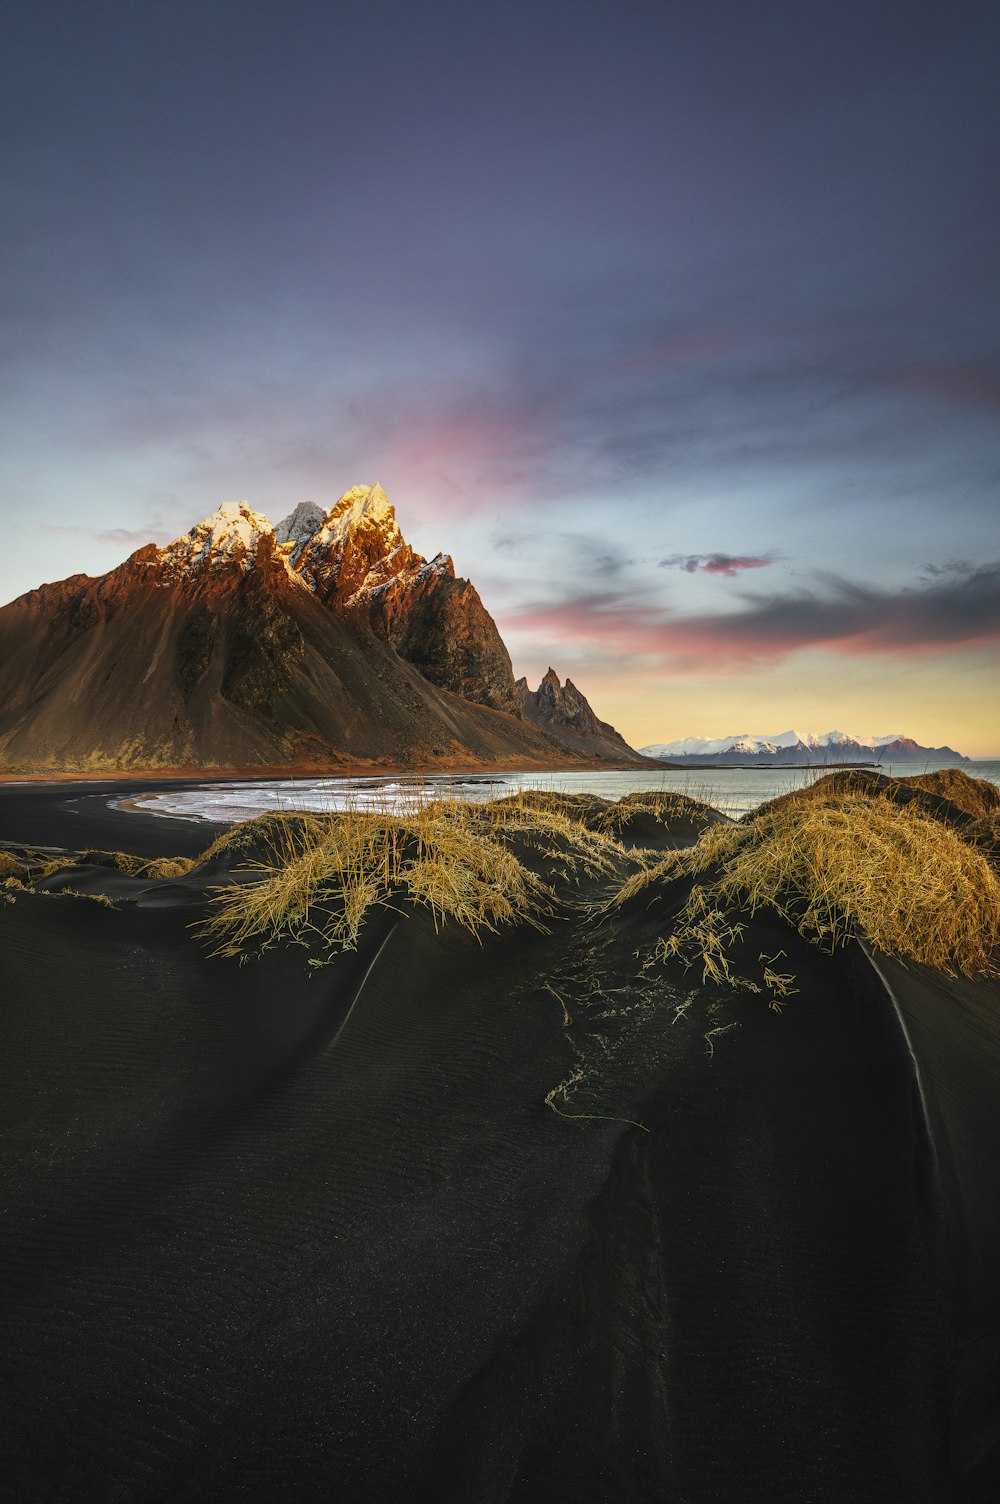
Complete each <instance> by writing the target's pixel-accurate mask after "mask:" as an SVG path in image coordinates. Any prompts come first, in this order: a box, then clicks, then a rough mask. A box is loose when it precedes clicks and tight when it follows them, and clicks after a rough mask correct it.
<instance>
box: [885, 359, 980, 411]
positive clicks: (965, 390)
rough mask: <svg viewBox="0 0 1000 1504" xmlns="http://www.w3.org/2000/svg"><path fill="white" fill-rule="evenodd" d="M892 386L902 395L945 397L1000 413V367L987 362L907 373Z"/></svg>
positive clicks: (967, 362)
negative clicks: (903, 393) (906, 393)
mask: <svg viewBox="0 0 1000 1504" xmlns="http://www.w3.org/2000/svg"><path fill="white" fill-rule="evenodd" d="M893 384H894V385H895V386H896V387H897V388H898V389H899V390H901V391H905V392H915V393H917V394H918V395H920V396H928V397H942V398H944V399H945V400H946V401H948V402H960V403H965V404H966V405H967V406H971V407H980V408H986V409H987V410H988V411H990V412H1000V366H997V365H993V364H990V363H989V362H988V361H978V360H969V361H962V362H955V363H953V364H951V365H940V366H926V367H923V368H920V369H917V370H913V371H905V372H903V373H902V374H901V375H899V376H897V377H896V380H895V382H894V383H893Z"/></svg>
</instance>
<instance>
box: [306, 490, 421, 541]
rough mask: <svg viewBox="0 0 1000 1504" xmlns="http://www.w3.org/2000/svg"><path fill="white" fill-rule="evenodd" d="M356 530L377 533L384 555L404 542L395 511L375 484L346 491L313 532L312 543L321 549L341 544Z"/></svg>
mask: <svg viewBox="0 0 1000 1504" xmlns="http://www.w3.org/2000/svg"><path fill="white" fill-rule="evenodd" d="M358 527H364V528H365V530H366V531H372V532H377V533H379V534H380V536H381V539H382V543H383V546H384V547H385V550H386V552H391V551H392V549H394V548H398V547H399V545H400V544H401V543H402V541H403V535H402V533H401V532H400V531H399V524H398V523H397V521H396V512H395V508H394V507H393V506H392V503H391V502H390V501H389V498H388V497H387V496H386V494H385V492H384V491H383V490H382V487H381V486H380V485H378V484H376V485H374V486H352V487H351V489H350V490H349V491H345V492H344V494H343V496H342V497H341V498H340V500H339V501H338V502H337V503H336V505H335V506H333V507H331V509H330V511H329V512H327V514H326V517H325V518H324V520H323V522H322V524H321V526H320V527H318V528H317V529H316V532H315V534H314V538H315V542H316V543H317V545H318V546H319V547H321V548H328V547H330V546H331V545H334V546H336V545H338V544H342V543H343V542H344V541H345V539H346V538H347V536H348V534H349V533H350V532H352V531H353V530H354V529H355V528H358Z"/></svg>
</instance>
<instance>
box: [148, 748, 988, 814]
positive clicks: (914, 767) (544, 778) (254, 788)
mask: <svg viewBox="0 0 1000 1504" xmlns="http://www.w3.org/2000/svg"><path fill="white" fill-rule="evenodd" d="M951 766H954V764H952V763H947V762H934V761H933V760H931V761H928V762H925V763H897V764H895V765H894V766H891V765H888V764H887V765H886V766H884V767H883V768H882V769H881V771H882V772H884V773H890V774H894V775H895V776H897V777H906V776H907V775H908V774H915V773H930V772H934V771H936V770H937V769H939V768H946V767H951ZM963 770H964V771H965V772H967V773H969V774H970V775H971V776H972V777H973V778H985V779H988V780H989V781H990V782H991V783H995V784H997V785H1000V760H998V761H989V762H969V763H964V764H963ZM828 771H830V770H829V769H827V768H684V769H683V770H676V769H670V768H664V769H663V770H662V771H661V772H658V771H657V770H656V769H650V770H649V771H648V772H647V771H644V772H638V773H637V772H614V771H608V772H602V771H593V770H592V771H590V772H587V773H577V772H557V773H540V772H530V773H474V774H468V775H466V776H464V777H463V776H462V775H460V774H429V775H427V776H426V777H407V776H402V775H397V776H395V777H385V778H283V779H273V780H260V781H254V782H246V783H205V784H200V785H198V787H196V788H186V789H177V790H172V791H164V792H163V793H157V794H150V795H146V796H144V797H141V798H140V799H138V800H135V801H134V804H135V806H136V807H138V808H141V809H142V810H143V811H144V812H146V813H148V814H156V815H166V816H174V817H182V818H185V819H198V820H214V821H238V820H249V819H252V818H253V816H254V815H262V814H267V813H269V812H272V811H276V810H283V811H292V810H311V811H315V812H318V813H332V812H334V811H337V810H346V809H380V810H386V811H389V812H393V813H397V812H403V811H405V810H407V809H412V808H414V807H415V806H416V805H418V804H421V803H424V802H426V801H427V800H429V799H441V798H449V797H461V798H467V799H484V800H485V799H498V798H503V796H504V795H505V794H511V793H514V792H515V791H516V790H518V789H554V790H559V791H561V792H565V793H587V794H599V795H600V796H601V797H602V798H603V799H620V798H622V796H623V795H624V794H632V793H637V792H640V791H643V790H647V789H662V790H666V791H667V792H669V793H678V794H687V795H689V796H690V797H691V798H692V799H701V800H703V801H704V802H705V803H706V804H711V805H714V806H715V808H716V809H719V810H721V811H722V812H723V814H726V815H729V816H730V817H731V818H733V819H737V818H738V817H739V816H740V815H745V814H746V813H747V812H748V811H749V810H752V809H756V808H757V806H758V805H759V804H763V803H765V802H766V801H767V800H768V799H774V798H777V796H778V795H779V794H787V793H790V792H791V791H792V790H793V789H800V788H804V787H805V786H806V785H807V784H809V783H813V782H815V780H816V779H817V778H821V777H822V776H823V775H824V773H826V772H828ZM132 802H133V801H131V800H130V801H129V803H132Z"/></svg>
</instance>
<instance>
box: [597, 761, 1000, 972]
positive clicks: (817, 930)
mask: <svg viewBox="0 0 1000 1504" xmlns="http://www.w3.org/2000/svg"><path fill="white" fill-rule="evenodd" d="M677 877H688V878H694V879H695V880H696V886H695V887H694V888H693V889H692V891H691V893H690V894H689V896H688V897H687V899H686V901H685V903H684V905H683V907H682V908H681V910H680V913H679V915H678V919H677V922H676V924H675V927H674V930H673V933H672V935H671V936H670V937H668V938H667V939H666V940H665V941H664V942H663V943H662V946H663V948H662V951H661V953H662V954H669V955H673V956H676V957H678V958H679V959H682V960H684V961H687V962H688V963H690V962H692V961H695V960H697V959H700V960H701V962H702V966H703V975H704V977H705V979H706V980H716V981H720V980H721V981H726V982H731V983H734V984H737V985H744V986H747V985H750V986H752V987H754V989H755V990H768V991H770V993H771V996H772V1000H780V996H781V995H782V993H781V988H782V982H780V981H779V983H778V986H777V991H776V989H775V986H774V984H773V982H772V983H771V984H770V985H769V984H768V982H767V981H766V980H765V979H764V977H763V975H762V978H761V981H760V982H756V981H754V980H753V979H749V978H746V977H737V976H736V975H735V974H734V973H733V972H732V969H731V966H730V964H729V960H728V957H729V955H730V952H731V949H732V945H733V942H734V941H735V940H736V939H738V938H740V937H741V931H740V926H739V925H738V923H736V922H735V921H734V920H733V919H732V917H731V916H732V914H733V913H734V912H736V913H747V912H749V913H750V914H754V913H756V912H757V911H758V910H759V909H762V908H764V909H770V910H772V911H774V912H775V913H777V914H779V915H780V916H781V917H782V918H783V919H784V920H786V921H787V922H788V923H789V924H791V925H792V926H793V927H794V928H795V929H796V930H797V931H798V932H799V934H800V935H802V936H804V937H805V938H806V939H807V940H810V941H812V942H814V943H816V944H818V945H821V946H823V947H825V948H827V949H829V950H833V949H834V948H836V947H837V946H838V945H842V944H844V943H845V942H846V941H847V940H848V939H850V938H851V937H852V936H853V935H855V934H862V935H864V936H865V937H866V938H867V939H868V940H869V941H870V943H871V944H872V945H873V946H874V947H875V949H877V950H879V951H882V952H884V953H886V954H889V955H894V956H897V957H899V958H900V959H902V960H909V961H916V962H922V963H924V964H926V965H928V966H933V967H936V968H937V969H938V970H940V971H944V972H947V973H951V974H955V973H956V972H962V973H964V974H965V975H967V976H983V975H996V974H997V952H998V944H1000V880H998V878H997V875H996V873H995V872H994V870H993V868H992V867H991V866H990V864H989V862H988V861H987V860H986V859H985V857H984V856H983V854H982V852H981V851H979V850H977V849H976V848H975V847H974V846H973V845H972V844H970V843H969V842H967V841H965V840H963V839H962V837H961V836H960V835H959V834H958V833H957V832H956V831H955V830H953V829H951V828H950V827H949V826H947V825H945V824H943V823H942V822H941V821H939V820H935V819H934V818H933V817H931V816H929V815H927V814H924V813H923V812H921V811H919V810H918V809H917V808H916V807H915V806H914V805H913V804H909V805H906V804H903V805H899V804H894V803H893V802H892V801H891V800H888V799H884V798H879V797H871V796H869V795H866V794H862V793H851V792H846V793H838V792H836V790H831V791H830V792H829V793H828V794H826V795H823V794H817V793H816V792H815V791H809V792H808V794H807V796H806V797H803V798H791V799H787V800H785V801H784V802H783V803H782V804H781V805H780V806H777V807H771V808H769V809H768V810H766V811H765V812H763V813H762V814H759V815H758V816H757V818H755V819H752V820H751V821H749V822H748V823H746V824H741V825H739V826H735V827H728V828H727V827H721V826H720V827H716V828H714V829H712V830H710V831H708V832H707V833H706V834H705V835H704V836H703V837H702V839H701V840H700V841H699V843H698V845H697V846H696V847H694V848H692V849H690V850H688V851H681V852H674V853H671V854H670V855H669V856H668V857H666V858H665V859H664V860H663V861H661V862H659V863H657V864H656V865H655V866H654V867H651V868H649V869H648V870H647V871H645V872H641V873H637V874H636V875H635V876H634V877H633V878H631V879H630V880H629V882H627V883H626V884H625V886H624V887H623V888H622V890H621V892H620V893H619V895H618V897H617V899H616V900H615V902H617V903H623V902H625V901H627V900H628V899H629V898H631V897H634V896H636V895H637V894H638V893H640V892H641V891H642V890H643V889H644V888H646V887H648V886H649V885H650V884H657V885H661V884H663V883H666V882H669V881H671V880H672V879H674V878H677ZM761 959H762V960H766V959H767V958H761ZM765 970H770V971H771V976H772V978H773V977H774V976H775V975H778V976H779V977H782V978H784V985H785V990H786V991H787V984H788V983H789V982H790V981H791V980H793V979H790V978H787V977H786V976H785V974H784V973H776V972H775V970H774V968H773V967H770V966H769V967H765Z"/></svg>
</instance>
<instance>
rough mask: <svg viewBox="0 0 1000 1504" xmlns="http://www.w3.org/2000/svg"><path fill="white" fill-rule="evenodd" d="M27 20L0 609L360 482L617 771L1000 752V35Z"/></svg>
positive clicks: (179, 13)
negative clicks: (864, 751)
mask: <svg viewBox="0 0 1000 1504" xmlns="http://www.w3.org/2000/svg"><path fill="white" fill-rule="evenodd" d="M0 21H2V24H3V36H4V46H3V49H2V61H0V204H2V216H0V219H2V225H3V229H2V233H0V513H2V525H3V549H2V550H0V598H2V599H4V600H8V599H11V598H13V597H14V596H16V595H18V594H20V593H21V592H23V591H24V590H27V589H30V588H31V587H33V586H35V585H37V584H39V583H40V582H41V581H42V580H43V579H59V578H62V577H63V576H65V575H68V574H71V573H76V572H87V573H91V574H99V573H102V572H103V571H105V570H107V569H109V568H112V567H113V566H114V565H115V564H117V563H119V562H120V561H121V560H122V559H123V558H124V557H126V556H127V555H128V554H129V553H130V552H131V551H132V550H133V549H135V548H137V547H139V546H140V545H141V544H143V543H146V542H148V541H150V540H154V541H158V542H163V541H167V540H168V539H169V538H172V537H174V536H177V535H178V534H180V533H182V532H184V531H186V530H187V529H188V528H189V527H190V526H191V525H192V524H193V523H194V522H196V521H197V520H199V519H200V518H201V517H203V516H205V515H206V514H207V513H209V512H211V511H213V510H214V509H215V507H216V506H217V505H218V504H219V503H220V502H222V501H227V500H239V499H242V498H244V497H245V498H247V499H248V500H249V501H250V502H251V503H252V504H253V505H254V506H255V507H257V508H258V509H259V510H262V511H264V512H267V513H268V514H269V515H270V516H272V517H273V518H274V519H275V520H277V519H278V518H280V517H282V516H284V515H285V514H286V513H287V512H289V511H291V509H292V507H293V506H294V505H295V503H296V502H297V501H299V500H302V499H306V498H308V499H311V500H313V501H316V502H319V503H320V504H321V505H325V506H330V505H332V504H333V503H334V502H335V501H336V499H337V498H338V497H339V496H340V495H341V494H342V493H343V492H344V491H345V490H346V489H348V487H350V486H352V485H355V484H360V483H371V482H374V481H378V482H380V483H381V484H382V486H383V487H384V488H385V490H386V492H387V493H388V495H389V498H390V500H391V501H392V502H393V503H394V504H395V506H396V511H397V516H398V518H399V522H400V525H401V527H402V529H403V532H404V534H405V536H406V537H407V539H408V540H409V541H410V542H411V543H412V544H413V546H414V547H416V548H418V549H420V551H421V552H423V553H425V554H427V555H433V554H434V553H436V552H438V551H439V550H441V551H444V552H446V553H449V554H451V555H452V557H453V559H454V561H455V566H456V569H457V571H458V572H459V574H461V575H463V576H467V577H469V578H471V579H472V580H473V582H474V583H475V584H476V586H477V588H478V589H479V592H480V594H481V595H482V597H483V599H484V601H485V603H486V605H487V607H488V608H489V610H490V611H491V612H492V614H493V615H494V617H495V618H496V620H497V623H498V625H499V626H500V629H501V631H502V633H503V636H504V640H505V641H506V642H507V645H508V647H509V648H510V650H511V655H512V658H513V662H514V669H515V672H516V673H518V674H521V673H524V674H527V676H528V678H529V681H530V682H531V683H532V684H535V683H537V681H538V679H539V678H540V677H541V675H542V673H543V672H544V671H545V669H546V668H547V667H548V666H549V665H550V664H551V665H552V666H553V667H554V668H556V670H557V671H558V672H559V673H560V675H561V676H562V677H566V676H567V675H569V676H570V677H572V678H573V680H574V681H575V682H576V683H577V684H578V685H579V687H580V688H581V689H582V690H583V691H584V693H585V694H587V695H588V697H589V698H590V700H591V701H592V703H593V704H594V707H595V709H596V710H597V711H598V713H599V714H600V715H601V716H602V717H603V718H605V719H607V720H610V721H612V722H613V723H614V724H615V725H617V726H618V728H619V729H620V730H621V731H622V732H623V734H624V735H625V736H626V737H627V738H628V739H629V740H630V741H631V742H632V743H633V744H634V745H644V744H646V743H649V742H654V741H661V742H662V741H669V740H673V739H675V738H678V737H682V736H694V735H701V736H716V735H718V736H722V735H726V734H728V733H730V732H750V733H767V732H777V731H782V730H785V729H787V728H789V727H791V726H794V727H796V728H798V729H801V730H807V731H815V732H821V731H826V730H830V729H832V728H837V729H840V730H846V731H856V732H861V733H865V732H869V733H877V734H888V733H889V732H900V733H903V734H905V735H909V736H913V737H915V738H916V739H917V740H918V741H921V742H923V743H925V744H927V745H934V746H937V745H940V744H942V743H945V742H947V743H949V744H950V745H951V746H952V747H955V748H957V749H958V750H959V751H961V752H964V753H966V754H967V755H970V756H990V755H996V754H1000V694H998V689H997V686H998V684H1000V672H998V670H1000V521H998V515H1000V504H998V503H1000V194H998V192H997V184H998V183H1000V90H997V88H996V59H997V56H998V55H1000V7H998V6H996V5H995V4H993V3H985V0H984V3H979V0H977V3H962V0H957V3H956V0H950V3H942V4H937V3H935V4H923V3H921V0H905V3H895V0H840V3H838V4H837V5H825V4H822V5H821V4H818V3H817V4H813V3H808V0H781V3H776V0H656V3H645V0H616V3H613V4H610V3H609V4H604V3H590V0H575V3H574V4H573V5H572V6H569V5H567V4H566V3H565V0H561V3H559V4H552V3H549V0H532V3H523V4H522V3H506V4H505V3H502V0H492V3H489V4H479V3H476V0H463V3H439V0H422V3H420V4H413V3H412V0H409V3H400V0H390V3H379V0H364V3H357V4H354V3H350V0H346V3H344V0H337V3H332V0H330V3H325V0H324V3H315V0H309V3H306V0H282V3H281V4H280V5H279V4H277V3H271V0H268V3H263V0H198V3H189V0H172V3H170V4H167V3H159V0H144V3H143V0H140V3H136V0H128V3H121V0H115V3H94V0H39V3H37V4H33V5H24V4H22V3H20V0H18V3H10V0H0Z"/></svg>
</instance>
